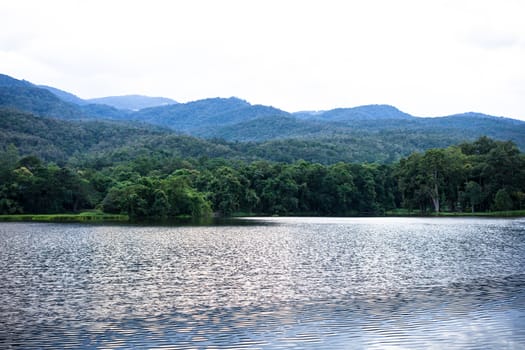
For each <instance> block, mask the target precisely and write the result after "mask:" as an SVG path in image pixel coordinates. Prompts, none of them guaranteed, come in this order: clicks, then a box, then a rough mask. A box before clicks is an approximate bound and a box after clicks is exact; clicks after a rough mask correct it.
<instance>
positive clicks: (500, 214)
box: [386, 209, 525, 218]
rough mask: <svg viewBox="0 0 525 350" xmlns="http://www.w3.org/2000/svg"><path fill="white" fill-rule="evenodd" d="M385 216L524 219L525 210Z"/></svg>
mask: <svg viewBox="0 0 525 350" xmlns="http://www.w3.org/2000/svg"><path fill="white" fill-rule="evenodd" d="M386 216H416V217H417V216H436V217H505V218H507V217H525V210H508V211H484V212H474V213H472V212H440V213H421V212H420V211H416V210H412V211H408V210H406V209H396V210H391V211H388V212H387V213H386Z"/></svg>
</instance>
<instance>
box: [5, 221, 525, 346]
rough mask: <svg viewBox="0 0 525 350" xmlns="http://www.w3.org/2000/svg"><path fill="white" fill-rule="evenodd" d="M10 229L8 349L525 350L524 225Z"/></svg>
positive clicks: (425, 223)
mask: <svg viewBox="0 0 525 350" xmlns="http://www.w3.org/2000/svg"><path fill="white" fill-rule="evenodd" d="M248 223H250V225H246V224H243V225H235V224H229V225H222V226H205V227H204V226H195V227H191V226H185V227H140V226H89V225H80V224H79V225H69V224H60V225H55V224H26V223H3V224H0V348H6V347H7V348H9V347H13V348H17V347H20V348H161V349H169V348H174V349H179V348H181V349H184V348H228V349H231V348H242V349H246V348H248V349H250V348H312V349H314V348H315V349H317V348H329V349H337V348H352V349H353V348H387V347H393V348H429V347H434V348H443V347H449V348H480V349H481V348H482V349H486V348H498V349H500V348H513V349H525V220H524V219H514V220H492V219H484V220H482V219H404V218H403V219H401V218H395V219H393V218H387V219H382V218H381V219H377V218H359V219H316V218H268V219H257V220H255V219H254V220H249V221H248Z"/></svg>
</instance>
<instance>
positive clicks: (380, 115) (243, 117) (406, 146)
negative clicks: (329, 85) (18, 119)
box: [0, 74, 525, 161]
mask: <svg viewBox="0 0 525 350" xmlns="http://www.w3.org/2000/svg"><path fill="white" fill-rule="evenodd" d="M137 96H138V95H131V97H130V96H128V97H129V98H131V99H132V100H133V99H134V98H135V97H137ZM115 99H117V100H119V99H120V100H121V102H122V101H124V100H126V98H124V99H123V98H122V97H107V98H103V99H96V100H97V102H107V103H109V102H108V101H112V100H113V101H115ZM146 100H149V101H153V100H151V98H147V99H146ZM163 101H164V102H166V103H168V102H169V101H172V102H174V103H171V104H167V105H162V106H153V107H148V108H142V109H140V110H138V111H134V110H132V109H131V108H126V109H122V108H116V107H115V106H112V105H110V104H106V103H92V102H93V100H83V99H80V98H79V97H77V96H75V95H73V94H70V93H68V92H66V91H63V90H60V89H56V88H54V87H48V86H46V87H42V86H37V85H34V84H32V83H30V82H28V81H25V80H17V79H14V78H12V77H9V76H7V75H1V74H0V107H3V108H8V109H14V110H18V111H22V112H27V113H32V114H34V115H37V116H41V117H52V118H57V119H66V120H79V121H85V120H91V121H94V120H109V121H119V122H122V123H132V124H134V125H137V123H141V124H143V125H144V127H146V128H147V127H148V125H149V126H151V127H152V128H159V127H160V128H164V129H165V130H166V132H168V133H169V132H176V133H184V134H187V135H191V136H196V137H201V138H206V139H223V140H226V141H229V142H250V143H252V142H255V143H267V145H266V146H265V147H263V148H257V152H262V153H257V156H258V157H263V158H265V157H271V159H280V160H285V161H286V160H288V159H292V158H293V157H294V156H290V157H289V155H287V154H285V153H283V154H281V155H279V156H278V157H277V155H275V154H274V155H272V154H270V152H277V151H278V150H279V151H278V152H281V150H287V151H286V152H296V151H298V150H299V149H300V147H304V148H306V147H309V148H310V151H309V152H307V153H304V154H308V155H309V156H311V157H314V151H313V150H317V151H316V152H318V154H319V155H320V154H325V155H326V157H331V158H330V159H334V160H336V159H345V160H346V159H348V157H351V156H353V155H357V154H359V157H360V158H358V159H361V160H362V159H365V160H366V161H374V159H375V160H377V161H390V160H395V159H398V158H399V157H401V156H405V155H407V152H411V151H415V150H425V149H428V148H432V147H446V146H448V145H451V144H455V143H460V142H463V141H469V140H474V139H476V138H478V137H480V136H489V137H491V138H495V139H498V140H513V141H514V142H516V144H517V145H518V146H519V147H520V148H521V149H522V150H525V122H523V121H520V120H516V119H510V118H504V117H495V116H490V115H485V114H481V113H472V112H469V113H462V114H456V115H451V116H445V117H435V118H421V117H416V116H412V115H410V114H407V113H405V112H402V111H400V110H399V109H397V108H396V107H393V106H390V105H367V106H358V107H352V108H336V109H332V110H327V111H315V112H296V113H289V112H286V111H283V110H280V109H278V108H275V107H271V106H264V105H252V104H250V103H249V102H247V101H245V100H242V99H240V98H237V97H230V98H207V99H203V100H197V101H192V102H187V103H176V102H175V101H173V100H170V99H165V100H164V99H162V98H161V99H160V100H157V102H158V103H163ZM128 102H129V101H128ZM120 106H123V105H122V104H121V105H120ZM127 106H128V107H129V106H131V105H127ZM108 125H115V124H108ZM364 145H366V149H368V150H373V151H372V152H376V153H373V154H370V155H369V156H366V152H363V151H362V148H363V147H364ZM263 150H265V151H263ZM254 152H255V151H254ZM283 152H284V151H283ZM299 153H300V152H298V153H297V152H296V154H299ZM343 154H346V155H345V156H344V157H343V156H342V155H343ZM379 154H380V155H379ZM338 155H341V157H339V156H338ZM374 157H375V158H374ZM312 159H315V161H318V160H319V158H312ZM321 160H322V159H321Z"/></svg>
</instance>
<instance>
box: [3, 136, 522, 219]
mask: <svg viewBox="0 0 525 350" xmlns="http://www.w3.org/2000/svg"><path fill="white" fill-rule="evenodd" d="M0 153H1V154H0V214H4V215H5V214H11V215H13V214H17V215H21V214H25V213H30V214H56V213H79V212H81V211H84V210H87V209H91V210H92V209H97V210H99V211H100V212H103V213H107V214H113V215H125V217H129V218H130V219H154V220H157V219H159V220H160V219H165V218H172V217H180V216H190V217H203V216H211V215H213V213H215V214H216V215H221V216H231V215H233V214H235V213H238V212H244V213H250V214H259V215H297V214H308V215H322V216H335V215H338V216H349V215H352V216H355V215H385V214H387V213H389V214H392V213H395V212H396V211H397V212H398V213H400V212H404V213H407V214H408V215H412V214H415V213H417V214H418V215H429V214H432V213H451V215H453V214H454V215H456V214H455V213H463V212H469V213H471V215H472V213H474V214H475V213H479V212H483V213H487V212H504V211H510V210H523V209H525V156H524V154H522V153H520V151H519V149H518V148H517V147H516V145H515V144H514V143H513V142H510V141H509V142H501V141H495V140H492V139H489V138H487V137H482V138H480V139H478V140H477V141H475V142H470V143H463V144H460V145H457V146H453V147H448V148H436V149H431V150H428V151H426V152H424V153H413V154H412V155H410V156H409V157H406V158H403V159H401V160H400V161H399V162H396V163H393V164H370V163H361V164H355V163H346V162H339V163H336V164H332V165H322V164H319V163H313V162H307V161H295V162H292V163H277V162H270V161H253V162H249V161H241V160H231V159H222V158H206V157H201V158H195V157H187V158H185V157H173V156H172V155H167V154H164V155H163V154H154V155H147V156H146V155H144V156H140V155H139V156H133V157H131V156H126V154H121V155H120V159H118V160H114V161H112V162H107V161H104V159H90V160H86V161H83V162H80V161H79V160H78V159H76V160H75V161H74V162H71V163H69V164H63V165H60V166H59V165H57V164H55V163H45V162H43V161H42V160H41V159H39V158H38V157H36V156H33V155H29V156H28V155H23V156H21V155H19V152H18V150H17V149H16V148H15V147H14V146H8V147H6V148H5V149H3V150H1V152H0ZM55 217H57V216H55ZM65 217H67V216H65ZM65 217H64V218H65ZM87 217H89V216H87ZM121 218H122V217H121ZM86 220H87V219H86Z"/></svg>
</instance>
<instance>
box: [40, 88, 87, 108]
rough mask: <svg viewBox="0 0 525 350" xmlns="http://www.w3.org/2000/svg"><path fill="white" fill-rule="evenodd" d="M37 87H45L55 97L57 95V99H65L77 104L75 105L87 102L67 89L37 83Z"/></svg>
mask: <svg viewBox="0 0 525 350" xmlns="http://www.w3.org/2000/svg"><path fill="white" fill-rule="evenodd" d="M38 87H39V88H42V89H46V90H48V91H50V92H52V93H53V94H54V95H55V96H56V97H58V98H59V99H61V100H62V101H65V102H69V103H74V104H77V105H85V104H88V103H89V102H88V101H86V100H83V99H81V98H80V97H78V96H76V95H74V94H72V93H69V92H67V91H64V90H60V89H57V88H54V87H52V86H47V85H38Z"/></svg>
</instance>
